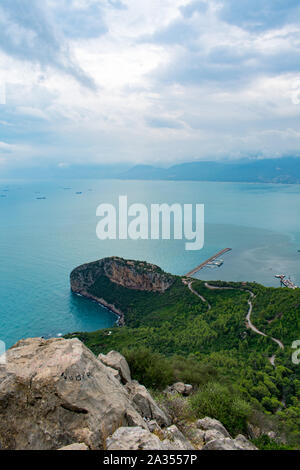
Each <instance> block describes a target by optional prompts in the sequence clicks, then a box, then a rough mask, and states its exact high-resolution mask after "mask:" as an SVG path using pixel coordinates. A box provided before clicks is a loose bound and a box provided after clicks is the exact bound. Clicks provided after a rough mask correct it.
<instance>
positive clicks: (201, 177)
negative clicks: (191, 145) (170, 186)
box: [120, 157, 300, 183]
mask: <svg viewBox="0 0 300 470" xmlns="http://www.w3.org/2000/svg"><path fill="white" fill-rule="evenodd" d="M120 178H121V179H143V180H156V179H162V180H194V181H240V182H266V183H300V158H295V157H285V158H279V159H277V158H276V159H263V160H239V161H234V162H212V161H198V162H193V163H182V164H179V165H174V166H171V167H170V168H167V169H165V168H159V167H154V166H150V165H138V166H135V167H133V168H130V169H129V170H127V171H125V172H124V173H122V174H121V175H120Z"/></svg>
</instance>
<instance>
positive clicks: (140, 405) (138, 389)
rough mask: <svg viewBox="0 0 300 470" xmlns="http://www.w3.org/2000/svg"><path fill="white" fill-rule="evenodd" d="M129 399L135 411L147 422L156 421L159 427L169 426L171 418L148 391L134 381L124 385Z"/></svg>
mask: <svg viewBox="0 0 300 470" xmlns="http://www.w3.org/2000/svg"><path fill="white" fill-rule="evenodd" d="M125 388H126V390H127V391H128V393H129V399H130V400H131V401H132V403H133V405H134V407H135V409H136V410H137V411H138V412H139V413H140V414H141V415H142V416H143V417H144V418H147V419H149V420H153V419H154V420H156V421H157V423H158V424H159V425H160V426H169V425H170V424H171V418H170V417H169V416H168V415H167V413H165V412H164V411H163V410H161V409H160V408H159V406H158V405H157V404H156V403H155V401H154V400H153V398H152V397H151V395H150V393H149V392H148V390H147V389H146V388H145V387H144V386H143V385H141V384H139V383H138V382H137V381H136V380H133V381H132V382H130V383H127V384H126V387H125Z"/></svg>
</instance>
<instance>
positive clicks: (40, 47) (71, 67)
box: [0, 0, 95, 89]
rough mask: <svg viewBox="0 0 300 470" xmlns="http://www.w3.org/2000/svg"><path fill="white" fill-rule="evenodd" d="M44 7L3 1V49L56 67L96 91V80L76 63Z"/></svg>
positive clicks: (0, 18)
mask: <svg viewBox="0 0 300 470" xmlns="http://www.w3.org/2000/svg"><path fill="white" fill-rule="evenodd" d="M43 5H44V4H43V2H41V1H38V0H30V1H28V0H27V1H24V0H2V1H1V4H0V48H1V49H2V50H3V51H4V52H5V53H7V54H8V55H10V56H13V57H16V58H18V59H21V60H26V61H30V62H35V63H39V64H40V65H41V66H44V67H45V66H53V67H56V68H58V69H60V70H61V71H63V72H65V73H67V74H69V75H71V76H73V77H74V78H75V79H76V80H77V81H78V82H80V83H81V84H82V85H84V86H86V87H89V88H93V89H94V88H95V84H94V82H93V80H92V79H91V78H90V77H89V76H88V75H86V73H85V72H84V71H83V70H82V69H81V68H80V67H79V66H78V65H77V64H76V63H75V62H74V61H73V60H72V58H71V56H70V52H69V50H68V47H67V44H66V42H65V41H64V38H63V36H62V35H61V34H60V32H59V31H58V30H57V28H56V27H55V26H54V24H53V23H51V21H50V20H49V15H47V14H46V12H45V10H44V6H43Z"/></svg>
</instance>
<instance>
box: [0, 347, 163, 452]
mask: <svg viewBox="0 0 300 470" xmlns="http://www.w3.org/2000/svg"><path fill="white" fill-rule="evenodd" d="M157 414H159V413H158V411H157ZM0 416H1V419H0V447H1V448H2V449H16V450H17V449H25V450H26V449H37V450H47V449H53V450H54V449H59V448H61V447H64V446H67V445H69V444H72V443H74V442H80V443H84V444H86V445H87V446H88V447H89V448H90V449H101V448H103V444H104V442H105V439H106V437H107V436H109V435H110V434H112V432H113V431H114V430H115V429H117V428H118V427H120V426H140V427H142V428H145V429H146V428H147V426H146V423H145V422H144V420H143V418H142V417H141V415H140V414H139V413H138V412H137V411H136V409H135V407H134V406H133V405H132V403H131V401H130V400H129V396H128V393H127V391H126V390H125V388H124V387H123V386H122V385H121V384H120V382H119V381H118V380H116V378H115V377H113V375H112V374H111V373H109V372H108V370H107V367H106V366H105V365H104V364H102V363H101V362H100V361H99V360H98V359H97V358H96V357H95V356H94V355H93V354H92V353H91V351H90V350H89V349H87V348H86V347H85V346H84V345H83V344H82V343H81V342H80V341H79V340H78V339H71V340H66V339H63V338H54V339H49V340H45V339H41V338H34V339H26V340H21V341H19V342H18V343H17V344H16V345H15V346H14V347H12V348H11V349H9V350H8V351H7V364H6V365H5V366H1V368H0Z"/></svg>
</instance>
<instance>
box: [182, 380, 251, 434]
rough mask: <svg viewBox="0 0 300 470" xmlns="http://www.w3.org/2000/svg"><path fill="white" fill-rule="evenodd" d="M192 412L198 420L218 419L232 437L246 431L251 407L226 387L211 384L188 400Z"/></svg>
mask: <svg viewBox="0 0 300 470" xmlns="http://www.w3.org/2000/svg"><path fill="white" fill-rule="evenodd" d="M190 406H191V409H192V411H193V412H194V413H195V415H196V416H197V417H198V418H204V417H205V416H209V417H211V418H215V419H218V420H219V421H221V423H222V424H223V425H224V426H225V427H226V428H227V429H228V431H229V432H230V434H232V436H235V435H237V434H238V433H243V432H245V431H246V427H247V418H248V416H249V415H250V413H251V406H250V405H249V404H248V403H247V402H245V401H244V400H243V399H242V398H240V397H239V396H238V395H236V394H235V393H234V392H232V391H231V390H229V388H228V387H226V386H224V385H222V384H220V383H216V382H211V383H208V384H206V385H204V386H203V387H201V389H200V390H199V391H198V392H197V393H196V394H195V395H193V396H192V397H191V398H190Z"/></svg>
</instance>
